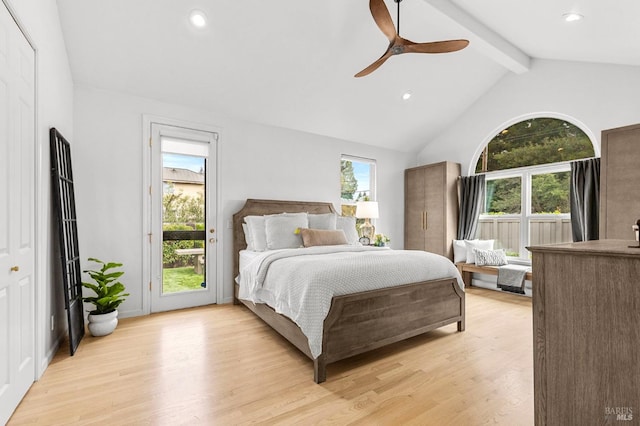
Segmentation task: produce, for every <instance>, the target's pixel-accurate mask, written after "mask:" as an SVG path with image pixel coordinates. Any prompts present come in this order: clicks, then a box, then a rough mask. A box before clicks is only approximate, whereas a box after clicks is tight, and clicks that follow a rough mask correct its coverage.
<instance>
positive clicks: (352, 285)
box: [236, 246, 464, 358]
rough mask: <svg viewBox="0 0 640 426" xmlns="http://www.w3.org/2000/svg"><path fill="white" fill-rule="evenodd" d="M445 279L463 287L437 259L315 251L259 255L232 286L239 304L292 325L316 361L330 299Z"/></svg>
mask: <svg viewBox="0 0 640 426" xmlns="http://www.w3.org/2000/svg"><path fill="white" fill-rule="evenodd" d="M446 277H455V278H456V279H457V281H458V285H459V286H460V288H461V289H463V288H464V284H463V282H462V278H461V277H460V274H459V272H458V269H457V268H456V267H455V265H454V264H453V263H452V262H451V261H450V260H449V259H447V258H445V257H443V256H439V255H437V254H433V253H427V252H423V251H414V250H390V249H388V248H377V247H366V246H362V247H359V246H319V247H309V248H299V249H284V250H272V251H267V252H264V253H262V254H261V255H260V256H257V257H256V258H255V259H253V261H251V262H250V263H249V264H248V265H246V266H245V267H244V268H243V269H242V270H241V271H240V274H239V275H238V277H237V278H236V282H237V283H238V284H239V285H240V291H239V294H238V296H239V297H240V298H241V299H243V300H248V301H251V302H253V303H266V304H267V305H269V306H271V307H272V308H273V309H275V311H276V312H278V313H280V314H283V315H285V316H287V317H289V318H290V319H291V320H292V321H293V322H295V323H296V324H297V325H298V326H299V327H300V329H301V330H302V332H303V333H304V334H305V336H307V338H308V339H309V349H310V350H311V354H312V356H313V357H314V358H317V357H318V356H319V355H320V354H321V353H322V332H323V325H324V319H325V318H326V316H327V314H328V312H329V309H330V307H331V299H332V298H333V296H339V295H343V294H350V293H357V292H361V291H367V290H374V289H378V288H385V287H393V286H398V285H402V284H409V283H414V282H420V281H428V280H435V279H440V278H446Z"/></svg>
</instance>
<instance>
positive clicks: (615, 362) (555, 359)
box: [529, 240, 640, 425]
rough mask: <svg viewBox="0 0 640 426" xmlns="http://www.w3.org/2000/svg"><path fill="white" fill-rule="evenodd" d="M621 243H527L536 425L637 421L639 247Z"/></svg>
mask: <svg viewBox="0 0 640 426" xmlns="http://www.w3.org/2000/svg"><path fill="white" fill-rule="evenodd" d="M629 245H637V242H636V241H624V240H600V241H587V242H581V243H568V244H555V245H548V246H536V247H530V248H529V250H530V251H531V252H532V254H533V270H534V271H535V275H534V276H533V335H534V398H535V424H536V425H588V424H638V423H639V422H640V249H638V248H629V247H628V246H629ZM619 416H623V417H619ZM629 416H631V417H629ZM623 420H625V421H623ZM619 422H620V423H619Z"/></svg>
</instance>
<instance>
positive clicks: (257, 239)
mask: <svg viewBox="0 0 640 426" xmlns="http://www.w3.org/2000/svg"><path fill="white" fill-rule="evenodd" d="M244 221H245V223H246V224H247V228H248V229H249V235H250V237H249V240H250V241H251V243H252V244H251V245H252V246H253V250H254V251H265V250H266V249H267V234H266V233H265V228H264V216H245V218H244Z"/></svg>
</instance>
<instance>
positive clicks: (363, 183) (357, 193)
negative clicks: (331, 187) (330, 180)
mask: <svg viewBox="0 0 640 426" xmlns="http://www.w3.org/2000/svg"><path fill="white" fill-rule="evenodd" d="M340 200H341V214H342V215H343V216H355V214H356V203H357V202H358V201H375V200H376V160H371V159H368V158H361V157H352V156H349V155H343V156H342V157H341V159H340Z"/></svg>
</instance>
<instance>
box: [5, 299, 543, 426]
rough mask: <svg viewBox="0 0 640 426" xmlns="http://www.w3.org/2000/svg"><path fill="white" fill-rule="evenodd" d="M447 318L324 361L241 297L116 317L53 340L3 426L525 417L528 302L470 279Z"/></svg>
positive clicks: (529, 388)
mask: <svg viewBox="0 0 640 426" xmlns="http://www.w3.org/2000/svg"><path fill="white" fill-rule="evenodd" d="M466 306H467V322H466V331H465V332H463V333H458V332H456V325H455V324H453V325H450V326H447V327H444V328H442V329H440V330H436V331H433V332H430V333H427V334H426V335H423V336H418V337H415V338H412V339H410V340H408V341H405V342H400V343H398V344H395V345H392V346H391V347H387V348H382V349H379V350H376V351H373V352H370V353H367V354H364V355H359V356H356V357H353V358H350V359H347V360H344V361H341V362H338V363H335V364H330V365H329V367H328V373H327V381H326V382H325V383H323V384H321V385H317V384H315V383H314V382H313V365H312V362H311V361H310V360H309V359H308V358H306V357H305V356H304V355H302V354H301V353H300V352H299V351H298V350H297V349H295V348H294V347H293V346H291V345H290V344H289V343H288V342H287V341H285V340H284V339H283V338H281V337H280V336H279V335H278V334H276V333H275V332H274V331H272V330H271V329H270V328H269V327H267V326H266V325H265V324H264V323H263V322H262V321H261V320H260V319H258V318H257V317H256V316H255V315H254V314H253V313H251V312H250V311H249V310H248V309H246V308H244V307H242V306H231V305H220V306H210V307H203V308H195V309H188V310H183V311H175V312H170V313H163V314H154V315H151V316H146V317H138V318H130V319H123V320H121V321H120V324H119V325H118V328H117V329H116V331H115V332H114V333H113V334H112V335H110V336H107V337H100V338H94V337H91V336H87V337H85V338H84V340H83V341H82V343H81V345H80V347H79V349H78V351H77V352H76V355H75V356H73V357H70V356H69V355H68V348H67V346H63V347H62V348H61V350H60V351H59V352H58V354H57V355H56V357H55V359H54V360H53V362H52V363H51V365H50V366H49V368H48V369H47V371H46V372H45V374H44V376H43V377H42V379H41V380H40V381H39V382H37V383H35V384H34V385H33V386H32V388H31V390H30V391H29V393H28V394H27V396H26V397H25V399H24V400H23V401H22V403H21V404H20V406H19V407H18V409H17V410H16V412H15V413H14V415H13V417H12V418H11V420H10V421H9V425H25V424H28V425H54V424H56V425H58V424H59V425H92V424H108V425H120V424H127V425H129V424H130V425H146V424H148V425H192V424H206V425H209V424H212V425H213V424H220V425H232V424H256V423H258V424H287V425H288V424H302V425H312V424H338V425H343V424H362V425H371V424H380V425H384V424H388V425H399V424H403V425H404V424H415V425H485V424H501V425H509V426H513V425H531V424H533V350H532V324H531V318H532V316H531V299H529V298H526V297H522V296H517V295H510V294H503V293H499V292H495V291H490V290H484V289H477V288H471V289H467V300H466Z"/></svg>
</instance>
